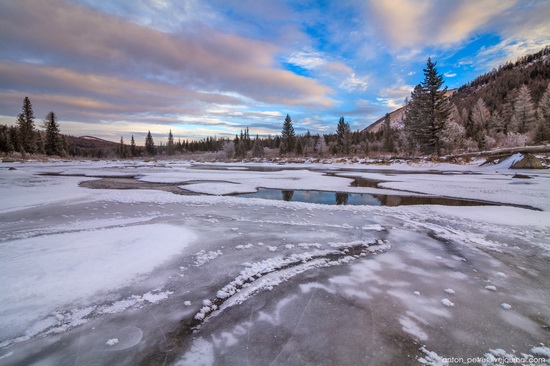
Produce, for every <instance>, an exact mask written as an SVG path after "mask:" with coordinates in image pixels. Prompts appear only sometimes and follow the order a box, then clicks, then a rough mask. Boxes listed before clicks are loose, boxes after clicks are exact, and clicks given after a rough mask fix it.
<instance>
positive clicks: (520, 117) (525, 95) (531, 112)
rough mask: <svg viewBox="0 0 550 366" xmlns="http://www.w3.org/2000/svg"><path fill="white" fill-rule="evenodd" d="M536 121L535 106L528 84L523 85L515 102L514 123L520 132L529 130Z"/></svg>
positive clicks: (516, 129)
mask: <svg viewBox="0 0 550 366" xmlns="http://www.w3.org/2000/svg"><path fill="white" fill-rule="evenodd" d="M534 123H535V106H534V104H533V100H532V99H531V93H530V92H529V88H527V85H522V87H521V88H520V89H519V93H518V96H517V97H516V100H515V102H514V115H513V116H512V125H513V126H514V130H515V131H516V132H518V133H520V134H524V133H526V132H528V131H529V130H530V129H531V128H532V126H533V125H534Z"/></svg>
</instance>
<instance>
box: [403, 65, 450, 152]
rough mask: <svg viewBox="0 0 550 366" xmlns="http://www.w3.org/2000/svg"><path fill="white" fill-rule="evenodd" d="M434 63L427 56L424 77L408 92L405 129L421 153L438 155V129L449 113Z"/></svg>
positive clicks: (444, 92) (443, 123)
mask: <svg viewBox="0 0 550 366" xmlns="http://www.w3.org/2000/svg"><path fill="white" fill-rule="evenodd" d="M435 66H436V63H435V62H432V60H431V58H428V62H427V64H426V68H425V69H423V71H424V81H422V83H420V84H418V85H417V86H416V87H415V88H414V91H413V92H412V93H411V100H410V102H409V103H408V105H407V108H406V116H405V132H406V133H407V134H408V138H409V140H411V141H412V142H413V143H414V144H415V145H416V146H417V147H418V148H419V149H420V151H421V152H422V153H425V154H432V155H435V154H436V155H438V156H439V155H441V148H442V143H441V131H442V130H443V128H444V127H445V121H446V120H447V117H448V116H449V108H450V107H449V102H448V99H447V97H446V95H445V94H446V93H447V87H445V88H443V89H442V86H443V83H444V81H443V76H442V75H441V74H439V73H438V71H437V69H436V67H435Z"/></svg>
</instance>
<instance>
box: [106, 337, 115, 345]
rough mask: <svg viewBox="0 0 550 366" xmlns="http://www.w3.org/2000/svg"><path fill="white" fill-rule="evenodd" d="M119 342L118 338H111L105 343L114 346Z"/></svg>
mask: <svg viewBox="0 0 550 366" xmlns="http://www.w3.org/2000/svg"><path fill="white" fill-rule="evenodd" d="M117 343H118V338H111V339H109V340H107V342H105V344H106V345H108V346H114V345H115V344H117Z"/></svg>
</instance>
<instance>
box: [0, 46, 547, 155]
mask: <svg viewBox="0 0 550 366" xmlns="http://www.w3.org/2000/svg"><path fill="white" fill-rule="evenodd" d="M423 72H424V80H423V81H422V82H421V83H420V84H418V85H417V86H416V87H415V88H414V90H413V92H412V93H411V96H410V99H409V98H407V99H406V101H405V108H404V111H405V113H404V118H403V126H402V128H396V126H392V123H391V119H390V115H389V114H386V116H385V117H384V120H383V123H382V128H381V129H379V130H378V131H377V132H370V131H368V130H367V129H366V130H363V131H352V130H351V128H350V125H349V124H348V123H347V122H346V121H345V119H344V117H343V116H342V117H340V118H339V120H338V122H337V123H336V121H335V130H334V132H333V133H325V134H318V133H317V134H312V133H310V132H309V131H307V132H306V133H304V134H300V135H298V134H296V132H295V129H294V125H293V121H292V118H291V117H290V115H288V114H287V115H286V117H285V119H284V121H283V123H282V129H281V133H280V135H275V136H271V135H269V136H264V137H260V136H259V135H256V136H254V137H251V135H250V131H249V129H248V127H246V128H245V129H244V130H241V131H240V134H236V135H235V137H234V138H233V139H230V138H218V137H206V138H204V139H201V140H188V139H186V140H182V139H181V138H178V139H177V140H176V139H175V138H174V136H173V134H172V131H171V130H170V131H169V132H168V136H167V137H168V139H167V142H166V143H162V142H161V143H160V144H155V142H154V139H153V135H152V134H151V131H148V132H147V135H146V137H145V141H144V145H143V146H137V145H136V141H135V139H134V136H133V135H131V137H130V143H129V144H127V143H125V141H124V137H121V138H120V143H118V144H117V143H113V142H108V141H104V145H102V146H99V147H98V146H97V144H95V145H94V144H91V145H88V144H87V142H86V141H83V140H82V138H75V137H73V136H67V135H62V134H61V133H60V128H59V123H58V121H57V115H56V114H55V113H54V112H50V113H48V115H47V116H46V117H45V119H44V120H43V130H41V131H38V130H37V129H36V128H35V122H34V113H33V110H32V105H31V102H30V100H29V98H27V97H25V99H24V101H23V107H22V112H21V113H20V114H19V115H18V116H17V124H16V125H14V126H1V125H0V152H3V153H11V152H19V153H21V154H34V153H38V154H46V155H57V156H67V155H70V156H89V157H95V158H104V157H111V156H115V155H116V156H118V157H119V158H123V159H125V158H134V157H146V156H157V155H166V156H174V155H183V154H194V153H216V154H217V155H215V156H216V158H224V159H244V158H263V157H269V158H272V157H276V156H285V157H309V156H316V157H322V156H327V155H330V156H369V155H380V154H384V155H387V154H390V155H395V156H414V155H433V156H439V155H442V154H450V153H456V152H465V151H477V150H487V149H493V148H498V147H516V146H524V145H526V144H540V143H547V142H549V141H550V83H549V81H550V48H549V47H545V48H544V49H543V50H541V51H540V52H537V53H535V54H533V55H529V56H525V57H523V58H520V59H518V60H517V61H516V62H515V63H507V64H505V65H503V66H501V67H499V68H498V69H495V70H493V71H491V72H489V73H486V74H483V75H481V76H479V77H478V78H476V79H474V80H473V81H472V82H470V83H468V84H466V85H464V86H462V87H461V88H459V89H458V90H457V91H456V92H455V93H454V94H453V95H451V96H449V95H448V94H449V93H448V91H447V88H446V87H443V84H444V80H443V76H442V75H441V74H440V73H439V72H438V71H437V68H436V63H435V62H432V60H431V59H428V61H427V64H426V68H425V69H423ZM398 127H399V126H398Z"/></svg>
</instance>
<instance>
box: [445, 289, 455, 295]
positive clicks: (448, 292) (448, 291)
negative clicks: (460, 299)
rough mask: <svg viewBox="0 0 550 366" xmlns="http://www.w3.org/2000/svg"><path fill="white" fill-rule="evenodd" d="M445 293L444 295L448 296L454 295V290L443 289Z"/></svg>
mask: <svg viewBox="0 0 550 366" xmlns="http://www.w3.org/2000/svg"><path fill="white" fill-rule="evenodd" d="M445 293H446V294H449V295H454V293H455V290H453V289H452V288H446V289H445Z"/></svg>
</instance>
